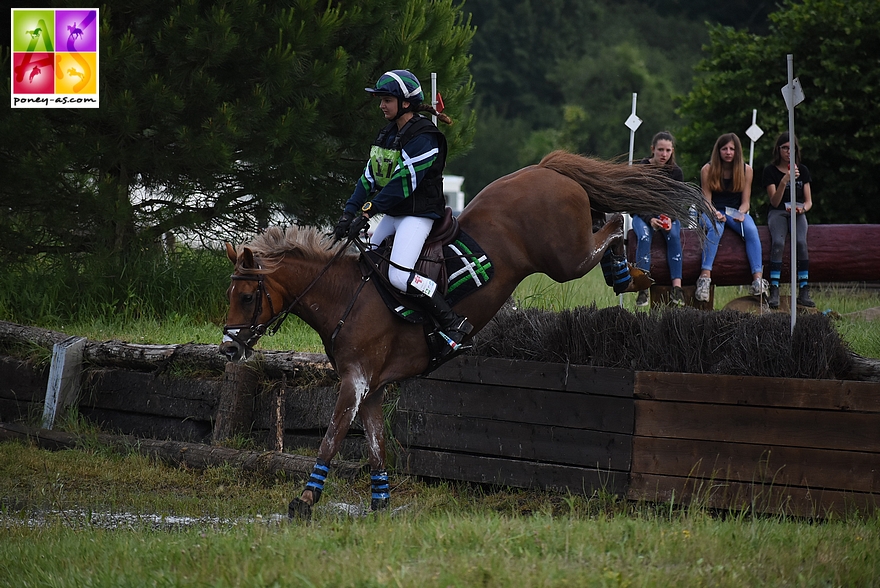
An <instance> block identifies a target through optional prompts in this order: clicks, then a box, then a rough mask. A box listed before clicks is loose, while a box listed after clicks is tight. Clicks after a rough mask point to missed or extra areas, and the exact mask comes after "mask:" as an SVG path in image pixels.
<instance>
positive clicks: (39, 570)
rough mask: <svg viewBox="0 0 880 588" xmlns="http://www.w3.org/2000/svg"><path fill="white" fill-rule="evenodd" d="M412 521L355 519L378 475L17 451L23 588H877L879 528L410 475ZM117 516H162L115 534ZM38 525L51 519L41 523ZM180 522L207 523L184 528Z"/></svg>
mask: <svg viewBox="0 0 880 588" xmlns="http://www.w3.org/2000/svg"><path fill="white" fill-rule="evenodd" d="M392 481H393V484H394V489H393V490H394V503H393V506H396V507H403V508H399V509H398V510H397V511H396V513H395V514H393V515H389V514H382V515H379V516H370V517H366V518H360V517H351V516H348V515H345V514H342V512H341V511H340V510H338V509H332V508H329V505H330V504H332V503H334V502H345V503H354V504H359V503H362V502H364V501H366V499H367V495H368V489H369V480H368V479H367V478H366V476H364V477H363V478H362V479H359V480H356V481H354V482H352V483H345V482H341V481H339V480H338V479H336V478H333V477H331V478H330V480H329V482H328V486H327V489H326V492H325V496H324V498H323V500H322V508H319V509H316V513H315V518H314V520H313V521H312V522H311V523H308V524H287V523H278V522H277V517H276V516H275V515H277V514H279V506H282V507H283V505H285V504H286V502H287V501H288V500H289V499H290V498H291V497H292V496H293V495H294V494H295V493H296V492H297V491H298V489H299V485H300V482H299V481H293V480H285V479H283V478H266V477H260V476H255V475H249V474H247V473H244V472H239V471H234V470H232V469H230V468H211V469H208V470H205V471H204V472H197V471H186V470H182V469H177V468H170V467H167V466H164V465H162V464H159V463H155V462H153V461H152V460H150V459H147V458H144V457H141V456H138V455H134V454H127V455H119V454H116V453H113V452H110V451H108V450H103V449H94V448H84V449H78V450H68V451H61V452H49V451H45V450H40V449H37V448H35V447H33V446H29V445H23V444H20V443H2V444H0V497H2V498H3V509H2V513H0V515H2V516H0V584H2V585H9V586H144V585H164V586H274V585H277V586H417V585H418V586H425V587H432V586H512V585H516V586H523V587H527V586H563V585H571V586H710V585H711V586H737V587H739V586H871V585H874V583H875V581H876V578H877V577H880V560H878V558H877V557H876V553H878V551H880V519H878V518H877V517H873V518H858V517H852V518H848V519H837V520H829V521H824V522H813V523H810V522H805V521H799V520H795V519H788V518H784V517H760V516H750V515H748V514H746V513H738V514H736V513H734V514H729V515H727V516H720V515H718V514H716V513H713V512H711V511H708V510H706V509H704V508H701V507H697V506H691V507H683V508H678V507H673V506H671V505H666V504H659V505H651V504H645V503H632V502H626V501H619V500H616V499H614V498H613V497H610V496H602V495H597V496H593V497H589V498H588V497H584V496H574V495H563V494H554V493H543V492H540V493H539V492H528V491H525V490H522V491H517V490H490V489H485V488H480V487H474V486H469V485H466V484H448V483H443V484H428V483H425V482H421V481H418V480H415V479H412V478H406V477H404V478H398V477H393V480H392ZM106 513H116V515H119V516H117V519H116V520H123V519H121V515H122V514H123V513H126V514H131V515H137V514H140V515H146V514H155V513H158V514H160V515H163V516H164V520H162V519H159V520H157V519H155V518H147V517H141V518H137V517H128V518H127V519H124V520H125V522H124V523H122V524H116V525H107V524H106ZM35 515H39V518H38V521H39V524H33V523H32V522H29V521H33V520H34V519H33V517H34V516H35ZM172 516H189V517H193V518H194V520H192V521H189V522H188V523H186V524H176V523H174V522H173V519H172Z"/></svg>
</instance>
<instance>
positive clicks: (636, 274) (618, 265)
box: [593, 213, 654, 294]
mask: <svg viewBox="0 0 880 588" xmlns="http://www.w3.org/2000/svg"><path fill="white" fill-rule="evenodd" d="M623 237H624V235H623V215H621V214H620V213H615V214H614V215H613V216H612V217H611V219H610V220H609V221H608V222H606V223H605V224H604V225H603V226H602V228H600V229H599V230H598V231H596V232H595V233H593V239H594V248H593V251H594V252H595V254H596V255H601V256H602V257H601V261H600V265H601V266H602V275H604V276H605V283H606V284H608V285H609V286H611V287H612V288H614V293H615V294H622V293H623V292H638V291H639V290H645V289H647V288H649V287H650V286H651V284H653V283H654V280H653V279H652V278H651V276H650V275H649V274H648V273H647V272H645V271H644V270H642V269H640V268H638V267H636V266H634V265H632V264H631V263H629V261H628V260H627V259H626V243H625V242H624V239H623Z"/></svg>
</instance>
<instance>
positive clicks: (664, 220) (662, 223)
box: [657, 214, 672, 231]
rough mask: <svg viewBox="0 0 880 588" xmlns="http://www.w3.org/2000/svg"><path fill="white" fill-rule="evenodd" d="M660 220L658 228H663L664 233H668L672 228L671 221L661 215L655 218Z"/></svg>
mask: <svg viewBox="0 0 880 588" xmlns="http://www.w3.org/2000/svg"><path fill="white" fill-rule="evenodd" d="M657 218H658V219H659V220H660V226H661V227H663V230H664V231H668V230H670V229H671V228H672V219H671V218H669V217H668V216H666V215H665V214H661V215H660V216H659V217H657Z"/></svg>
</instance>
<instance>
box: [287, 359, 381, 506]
mask: <svg viewBox="0 0 880 588" xmlns="http://www.w3.org/2000/svg"><path fill="white" fill-rule="evenodd" d="M369 391H370V385H369V380H368V379H367V378H366V377H365V376H363V375H362V373H360V372H357V371H356V372H354V373H352V371H351V370H349V371H347V372H346V373H345V374H343V375H342V379H341V381H340V384H339V396H338V397H337V399H336V407H335V408H334V409H333V416H332V417H331V419H330V425H329V426H328V427H327V431H326V432H325V433H324V439H322V440H321V446H320V448H319V449H318V458H317V459H316V460H315V466H314V467H313V468H312V473H311V475H310V476H309V481H308V482H306V487H305V489H303V491H302V494H301V495H300V496H299V497H298V498H294V499H293V500H292V501H290V505H289V506H288V508H287V516H288V517H289V518H291V519H295V518H299V519H308V518H310V517H311V514H312V506H314V505H315V504H317V502H318V500H320V499H321V493H322V492H323V491H324V482H325V481H326V479H327V475H328V474H329V473H330V462H331V461H332V460H333V457H334V456H335V455H336V454H337V453H339V447H340V445H341V444H342V441H343V439H345V436H346V435H347V434H348V430H349V429H350V428H351V424H352V423H353V422H354V418H355V417H356V416H357V413H358V410H359V409H360V405H361V403H362V402H363V401H364V399H366V398H367V397H368V395H369ZM380 396H381V395H380Z"/></svg>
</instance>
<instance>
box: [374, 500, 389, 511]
mask: <svg viewBox="0 0 880 588" xmlns="http://www.w3.org/2000/svg"><path fill="white" fill-rule="evenodd" d="M390 502H391V499H390V498H373V499H372V500H370V510H371V511H373V512H376V511H380V510H387V509H388V504H389V503H390Z"/></svg>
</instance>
